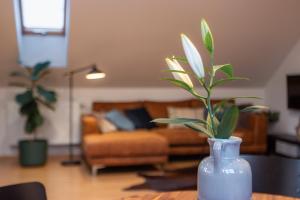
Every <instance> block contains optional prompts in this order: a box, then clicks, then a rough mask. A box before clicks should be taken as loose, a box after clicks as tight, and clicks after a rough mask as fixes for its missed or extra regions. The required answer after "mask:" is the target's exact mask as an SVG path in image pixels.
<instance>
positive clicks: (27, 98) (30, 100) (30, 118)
mask: <svg viewBox="0 0 300 200" xmlns="http://www.w3.org/2000/svg"><path fill="white" fill-rule="evenodd" d="M49 65H50V62H49V61H46V62H40V63H38V64H36V65H35V66H34V67H33V68H29V67H27V68H25V69H26V70H27V71H26V73H27V75H26V74H25V73H23V72H13V73H12V74H11V76H12V77H22V78H27V81H28V83H22V82H12V83H11V84H10V85H14V86H19V87H24V88H25V91H24V92H22V93H20V94H17V95H16V97H15V99H16V102H17V103H18V104H19V105H20V114H21V115H23V116H25V117H26V122H25V127H24V129H25V131H26V133H29V134H30V133H33V134H34V136H35V134H36V129H37V128H38V127H40V126H41V125H42V124H43V122H44V117H43V116H42V114H41V112H40V108H39V105H42V106H45V107H46V108H49V109H52V110H53V109H54V106H53V104H54V103H55V102H56V101H57V97H56V93H55V92H54V91H52V90H48V89H45V87H44V86H42V85H38V84H37V82H38V81H39V80H40V79H42V78H43V77H44V76H45V75H47V74H48V73H49V70H46V69H47V68H48V66H49ZM34 138H36V136H35V137H34Z"/></svg>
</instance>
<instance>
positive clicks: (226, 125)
mask: <svg viewBox="0 0 300 200" xmlns="http://www.w3.org/2000/svg"><path fill="white" fill-rule="evenodd" d="M238 118H239V109H238V107H237V106H236V105H232V106H230V107H228V108H226V109H225V111H224V114H223V117H222V119H221V121H220V124H219V127H218V133H217V135H216V136H215V137H216V138H220V139H228V138H229V137H230V136H231V135H232V133H233V131H234V130H235V128H236V125H237V122H238Z"/></svg>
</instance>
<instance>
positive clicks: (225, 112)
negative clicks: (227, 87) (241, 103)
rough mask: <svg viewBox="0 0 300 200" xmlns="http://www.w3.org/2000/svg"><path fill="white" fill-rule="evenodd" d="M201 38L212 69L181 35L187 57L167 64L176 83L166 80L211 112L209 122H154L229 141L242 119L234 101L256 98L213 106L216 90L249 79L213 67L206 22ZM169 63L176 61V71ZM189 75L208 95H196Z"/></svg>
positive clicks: (230, 69)
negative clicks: (232, 82)
mask: <svg viewBox="0 0 300 200" xmlns="http://www.w3.org/2000/svg"><path fill="white" fill-rule="evenodd" d="M201 36H202V41H203V43H204V46H205V48H206V49H207V50H208V52H209V54H210V66H204V65H203V62H202V57H201V55H200V53H199V51H198V50H197V48H196V46H195V45H194V44H193V43H192V41H191V40H190V39H189V38H188V37H187V36H186V35H185V34H181V42H182V45H183V50H184V53H185V57H180V56H176V57H175V56H174V57H172V59H169V58H167V59H166V62H167V64H168V66H169V68H170V70H168V71H169V72H171V73H172V74H173V76H174V78H175V79H170V78H167V79H164V80H167V81H169V82H171V83H172V84H174V85H176V86H177V87H180V88H182V89H184V90H186V91H188V92H189V93H190V94H192V95H193V96H194V97H196V98H197V99H198V100H200V101H202V103H203V105H204V107H205V109H206V110H207V112H208V115H207V118H206V120H201V121H199V120H198V119H187V118H175V119H166V118H160V119H157V120H154V122H157V123H171V124H172V123H173V124H184V125H185V126H186V127H188V128H191V129H193V130H195V131H198V132H201V133H204V134H206V135H208V136H209V137H214V138H221V139H228V138H229V137H230V136H231V135H232V133H233V131H234V129H235V128H236V125H237V121H238V117H239V109H238V107H237V106H236V105H234V99H237V98H257V97H251V96H247V97H240V96H237V97H232V98H228V99H224V100H223V101H221V102H220V103H218V104H216V105H214V102H213V101H212V99H211V98H212V96H213V90H214V88H215V87H217V86H221V85H223V84H226V83H228V82H231V81H236V80H249V79H248V78H243V77H236V76H234V70H233V66H232V65H231V64H221V65H215V64H214V53H215V48H214V40H213V35H212V32H211V30H210V28H209V26H208V24H207V22H206V21H205V20H204V19H202V20H201ZM170 61H174V62H175V61H176V65H177V67H176V66H175V67H174V66H172V65H174V63H171V62H170ZM177 61H178V62H181V63H184V64H188V65H189V66H190V67H191V69H192V73H187V72H186V71H185V70H184V68H183V67H182V66H181V65H180V64H179V63H178V62H177ZM171 64H172V65H171ZM170 66H171V67H170ZM178 66H180V67H178ZM218 72H221V73H222V74H223V75H225V77H223V78H218V76H217V75H218V74H217V73H218ZM190 74H192V75H194V76H193V77H194V78H195V79H196V80H197V83H198V84H200V86H202V87H203V88H204V91H205V93H206V95H203V94H202V93H201V95H199V94H198V93H197V89H198V88H197V86H194V85H193V84H192V83H191V81H190V80H191V79H188V78H187V77H188V75H190ZM256 109H262V107H249V108H245V109H243V110H241V111H242V112H246V111H253V110H256Z"/></svg>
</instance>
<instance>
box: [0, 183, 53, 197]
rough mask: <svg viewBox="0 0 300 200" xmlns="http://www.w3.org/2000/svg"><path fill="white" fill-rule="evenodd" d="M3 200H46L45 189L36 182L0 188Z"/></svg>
mask: <svg viewBox="0 0 300 200" xmlns="http://www.w3.org/2000/svg"><path fill="white" fill-rule="evenodd" d="M0 199H3V200H47V197H46V190H45V187H44V186H43V185H42V184H41V183H38V182H30V183H21V184H16V185H8V186H4V187H0Z"/></svg>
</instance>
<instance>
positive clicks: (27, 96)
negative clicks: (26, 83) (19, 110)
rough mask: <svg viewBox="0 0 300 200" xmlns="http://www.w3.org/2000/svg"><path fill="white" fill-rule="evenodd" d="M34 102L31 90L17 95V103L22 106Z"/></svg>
mask: <svg viewBox="0 0 300 200" xmlns="http://www.w3.org/2000/svg"><path fill="white" fill-rule="evenodd" d="M32 100H33V95H32V91H31V90H27V91H26V92H24V93H21V94H18V95H16V101H17V103H18V104H20V105H24V104H27V103H29V102H31V101H32Z"/></svg>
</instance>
